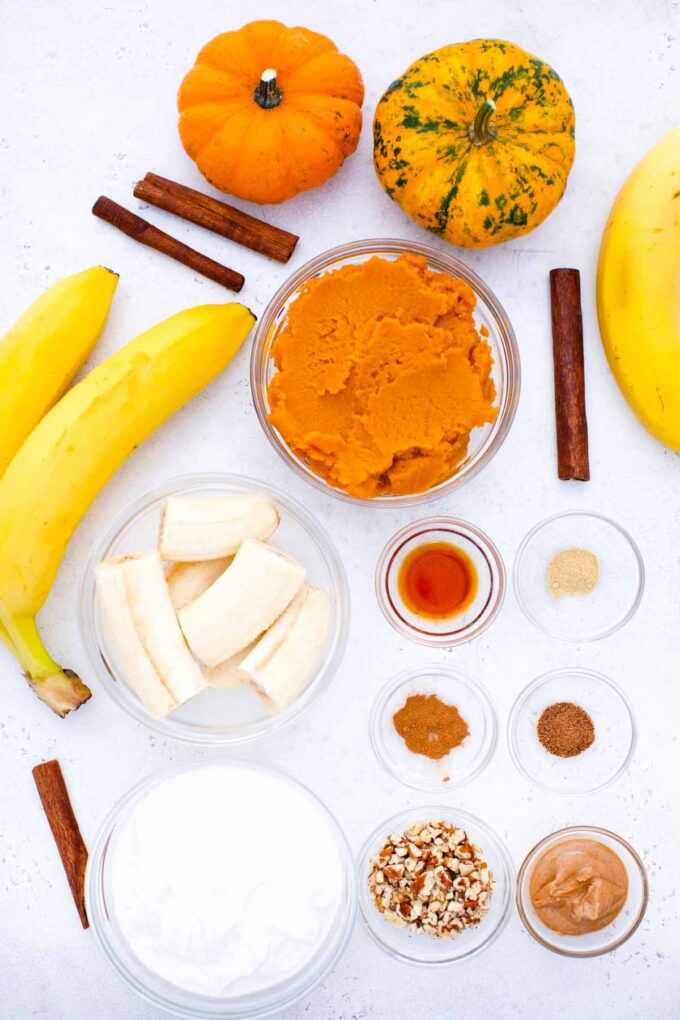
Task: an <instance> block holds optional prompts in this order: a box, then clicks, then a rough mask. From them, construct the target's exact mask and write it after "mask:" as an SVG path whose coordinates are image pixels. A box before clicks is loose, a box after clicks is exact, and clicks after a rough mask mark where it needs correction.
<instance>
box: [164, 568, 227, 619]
mask: <svg viewBox="0 0 680 1020" xmlns="http://www.w3.org/2000/svg"><path fill="white" fill-rule="evenodd" d="M232 559H233V556H225V557H224V558H223V559H221V560H201V561H200V562H199V563H171V564H170V568H169V569H168V572H167V574H166V575H165V580H166V581H167V583H168V591H169V592H170V600H171V602H172V604H173V606H174V607H175V610H180V609H184V607H185V606H188V605H189V603H190V602H193V601H194V599H197V598H198V596H199V595H202V594H203V592H204V591H205V590H206V588H209V587H210V585H211V584H212V583H213V581H216V580H217V578H218V577H219V576H220V574H223V573H224V571H225V570H226V569H227V567H228V566H229V564H230V563H231V561H232Z"/></svg>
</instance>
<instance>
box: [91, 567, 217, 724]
mask: <svg viewBox="0 0 680 1020" xmlns="http://www.w3.org/2000/svg"><path fill="white" fill-rule="evenodd" d="M95 578H96V588H97V598H98V600H99V604H100V606H101V609H102V612H103V614H104V618H105V620H106V623H107V626H108V628H109V632H110V634H111V638H112V640H113V642H114V644H115V646H116V649H117V651H118V654H119V656H120V659H121V662H122V665H123V671H124V675H125V678H126V680H127V682H128V684H129V685H130V687H131V688H132V690H133V691H134V692H135V694H136V695H137V697H138V698H139V699H140V701H141V702H142V703H143V705H144V706H145V707H146V708H147V710H148V711H149V713H150V714H151V715H152V716H154V717H155V718H159V717H161V716H164V715H167V714H168V712H171V711H172V710H173V709H175V708H177V707H178V706H179V705H181V704H183V703H184V702H185V701H188V699H189V698H192V697H193V696H194V695H195V694H198V693H199V691H201V690H203V688H204V687H205V686H206V680H205V677H204V676H203V673H202V672H201V669H200V667H199V666H198V663H197V662H196V660H195V659H194V657H193V656H192V654H191V652H190V651H189V649H188V647H187V645H186V642H185V641H184V637H183V636H182V632H181V630H180V627H179V624H178V622H177V616H176V614H175V610H174V608H173V605H172V602H171V600H170V593H169V591H168V586H167V584H166V580H165V573H164V571H163V565H162V563H161V558H160V556H159V554H158V552H157V551H156V550H151V551H149V552H142V553H134V554H128V555H123V556H116V557H114V558H113V559H110V560H104V561H103V562H101V563H99V564H98V565H97V567H96V569H95Z"/></svg>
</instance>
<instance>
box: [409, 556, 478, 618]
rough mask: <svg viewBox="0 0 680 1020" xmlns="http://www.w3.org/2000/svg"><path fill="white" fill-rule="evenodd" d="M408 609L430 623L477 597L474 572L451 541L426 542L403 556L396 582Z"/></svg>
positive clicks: (468, 558)
mask: <svg viewBox="0 0 680 1020" xmlns="http://www.w3.org/2000/svg"><path fill="white" fill-rule="evenodd" d="M397 585H398V588H399V594H400V595H401V598H402V600H403V602H404V604H405V605H406V607H407V608H408V609H410V610H411V612H412V613H416V614H417V615H418V616H423V617H426V618H428V619H430V620H446V619H448V618H449V617H451V616H457V615H458V614H459V613H462V612H463V610H465V609H467V608H468V606H470V605H471V604H472V602H473V601H474V598H475V595H476V594H477V570H476V568H475V565H474V563H473V562H472V560H471V559H470V557H469V556H468V555H467V553H465V552H463V550H462V549H459V548H458V546H456V545H451V543H450V542H428V543H427V544H425V545H421V546H418V548H417V549H414V550H413V551H412V552H410V553H409V554H408V556H406V558H405V559H404V562H403V563H402V565H401V568H400V570H399V577H398V580H397Z"/></svg>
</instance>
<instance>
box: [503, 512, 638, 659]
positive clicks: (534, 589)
mask: <svg viewBox="0 0 680 1020" xmlns="http://www.w3.org/2000/svg"><path fill="white" fill-rule="evenodd" d="M571 548H579V549H588V550H589V551H591V552H593V553H595V555H596V556H597V558H598V560H599V564H600V577H599V581H598V583H597V586H596V587H595V588H594V589H593V591H591V592H590V593H589V594H587V595H571V596H570V595H565V596H563V597H562V598H560V599H556V598H554V597H553V596H552V595H551V594H550V592H549V591H548V586H547V581H546V573H547V569H548V564H549V563H550V561H551V559H552V558H553V556H555V555H556V554H557V553H559V552H562V551H563V550H565V549H571ZM514 585H515V594H516V596H517V601H518V602H519V604H520V607H521V608H522V610H523V612H524V614H525V615H526V616H527V617H528V618H529V619H530V620H531V622H532V623H535V624H536V626H537V627H540V628H541V630H543V631H545V633H546V634H549V635H550V636H551V637H556V638H561V639H562V640H563V641H598V640H600V638H605V637H608V636H609V635H610V634H614V633H615V631H617V630H619V629H620V628H621V627H623V626H624V624H626V623H628V621H629V620H630V618H631V617H632V616H633V614H634V613H635V611H636V609H637V607H638V606H639V605H640V600H641V599H642V593H643V591H644V586H645V569H644V564H643V562H642V556H641V555H640V550H639V549H638V547H637V545H636V544H635V542H634V541H633V539H632V538H631V537H630V535H629V534H628V532H627V531H625V530H624V529H623V528H622V527H621V526H620V525H619V524H616V523H615V522H614V521H612V520H609V518H607V517H603V516H602V514H595V513H590V512H588V511H585V510H570V511H569V512H567V513H563V514H556V515H555V516H554V517H548V518H547V519H546V520H544V521H541V522H540V524H537V525H536V527H535V528H533V529H532V530H531V531H530V532H529V534H528V535H527V536H526V538H525V539H524V541H523V542H522V544H521V545H520V547H519V550H518V552H517V556H516V559H515V569H514Z"/></svg>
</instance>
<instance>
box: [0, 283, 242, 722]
mask: <svg viewBox="0 0 680 1020" xmlns="http://www.w3.org/2000/svg"><path fill="white" fill-rule="evenodd" d="M88 273H89V276H88V275H87V274H79V277H73V278H71V282H70V284H69V285H67V284H68V281H64V283H63V284H61V285H57V287H56V288H52V291H50V292H48V295H45V296H43V298H42V299H39V302H38V303H36V305H37V309H38V310H37V312H36V311H35V309H34V310H29V312H28V313H27V314H26V316H24V318H23V319H22V320H20V322H19V323H18V324H17V326H15V327H14V330H12V331H10V334H8V336H9V338H10V339H9V340H8V339H7V338H5V341H2V342H0V370H2V369H3V366H4V368H5V369H6V368H7V365H10V366H16V367H12V373H13V374H12V376H11V379H12V389H11V390H9V391H8V392H6V393H4V394H3V401H2V403H3V404H4V405H6V402H9V403H10V404H11V405H13V407H14V411H15V413H16V416H17V420H18V421H19V423H20V431H19V433H17V432H15V433H14V434H13V439H14V440H16V437H17V436H19V442H20V441H21V439H23V438H24V437H23V435H21V434H20V433H21V431H24V432H27V431H28V430H29V429H31V428H32V431H30V434H28V436H27V437H26V438H25V440H24V442H23V443H22V444H21V445H19V443H17V442H15V444H14V445H16V446H18V449H17V450H16V452H15V453H14V451H13V450H12V449H11V445H12V442H11V441H8V440H7V439H6V437H5V430H4V429H3V430H2V431H0V437H2V438H1V439H0V441H1V442H3V443H5V444H7V445H6V446H5V455H7V454H9V456H11V454H12V453H14V456H13V457H12V459H11V460H10V462H9V465H8V466H7V468H6V470H5V472H4V474H3V475H2V477H1V478H0V626H1V628H2V637H3V640H4V642H5V644H7V646H8V647H9V648H10V650H11V651H12V652H13V653H14V655H15V656H16V658H17V659H18V661H19V662H20V664H21V665H22V667H23V669H24V671H25V674H26V678H27V680H28V682H29V683H30V684H31V686H32V687H33V689H34V691H35V692H36V694H37V695H38V697H40V698H41V699H42V700H43V701H45V702H46V703H47V704H48V705H49V706H50V708H52V710H53V711H54V712H56V713H57V714H58V715H61V716H63V715H66V714H67V713H68V712H69V711H71V710H72V709H74V708H78V707H79V705H81V704H82V703H83V702H84V701H86V700H87V699H88V698H89V697H90V691H89V690H88V688H87V687H86V686H85V684H84V683H83V682H82V681H81V680H80V678H79V677H78V676H77V675H76V674H75V673H74V672H73V671H72V670H69V669H64V668H62V667H61V666H60V665H59V664H58V663H56V662H55V661H54V659H52V657H51V656H50V655H49V653H48V652H47V650H46V649H45V647H44V645H43V643H42V641H41V639H40V635H39V633H38V628H37V625H36V620H35V617H36V614H37V613H38V610H39V609H40V607H41V606H42V604H43V602H44V601H45V599H46V598H47V595H48V593H49V590H50V588H51V586H52V582H53V581H54V577H55V575H56V573H57V570H58V568H59V564H60V563H61V559H62V557H63V554H64V550H65V548H66V545H67V543H68V541H69V539H70V538H71V535H72V534H73V532H74V530H75V528H76V527H77V525H78V523H79V521H80V519H81V518H82V516H83V514H84V513H85V511H86V510H87V508H88V507H89V505H90V503H91V502H92V501H93V499H94V498H95V496H96V495H97V494H98V492H99V491H100V490H101V488H102V487H103V486H104V485H105V483H106V482H107V481H108V480H109V478H110V477H111V476H112V475H113V474H114V472H115V471H116V470H117V469H118V468H119V467H120V465H121V464H122V463H123V461H124V460H125V458H126V457H128V456H129V454H130V453H131V452H132V451H133V450H134V449H136V447H137V446H139V444H140V443H141V442H142V441H143V440H144V439H145V438H146V437H147V436H148V435H149V434H150V433H151V432H153V431H154V429H156V428H157V427H158V426H159V425H160V424H161V423H162V422H163V421H164V420H165V419H166V418H168V417H169V416H170V415H171V414H173V413H174V412H175V411H176V410H178V408H180V407H181V406H182V405H183V404H185V403H186V401H187V400H189V399H190V398H191V397H193V396H194V395H195V394H196V393H197V392H198V391H199V390H200V389H202V388H203V387H204V386H205V385H206V384H207V383H208V382H210V380H211V379H213V378H214V377H215V376H216V375H217V374H218V373H219V372H220V371H221V370H222V369H223V368H224V367H225V366H226V365H227V364H228V363H229V361H230V360H231V358H232V357H233V356H234V354H235V353H236V351H237V350H238V349H239V347H240V346H241V344H242V342H243V341H244V339H245V338H246V336H247V335H248V333H249V332H250V329H251V327H252V325H253V322H254V316H253V315H252V313H251V312H250V311H249V310H248V309H247V308H245V307H244V306H243V305H240V304H235V303H232V304H224V305H202V306H198V307H196V308H189V309H187V310H186V311H183V312H180V313H178V314H177V315H173V316H171V318H169V319H166V320H165V321H164V322H161V323H159V324H158V325H157V326H154V327H153V328H152V329H149V330H148V331H147V332H145V333H143V334H141V336H139V337H137V338H136V339H135V340H133V341H131V342H130V343H129V344H127V346H125V347H123V348H121V350H119V351H117V352H116V353H115V354H114V355H113V356H112V357H110V358H109V359H107V360H106V361H104V362H103V363H102V364H101V365H99V366H98V367H97V368H95V369H94V370H93V371H92V372H90V373H89V375H88V376H86V378H85V379H84V380H83V381H82V382H80V383H78V384H77V385H76V386H74V387H73V388H72V389H71V390H69V391H68V392H67V393H66V394H65V395H64V396H62V397H61V399H60V400H58V402H57V403H56V404H54V406H52V407H51V410H48V411H47V413H46V414H45V416H44V417H42V415H43V413H44V412H45V410H46V409H47V408H48V407H49V406H50V404H52V403H53V402H54V400H56V399H57V398H58V397H59V395H60V392H61V391H62V390H63V389H64V387H65V385H67V383H68V381H69V379H70V377H72V375H73V374H74V372H75V371H76V369H77V367H78V366H79V364H80V362H82V360H83V358H84V357H85V356H86V354H87V352H88V350H89V349H90V347H91V346H92V344H93V343H94V341H95V340H96V337H97V335H98V333H99V331H100V330H101V327H102V325H103V322H104V320H105V318H106V312H107V310H108V305H109V303H110V300H111V296H112V293H113V288H114V287H115V277H114V276H113V274H108V271H107V270H89V271H88ZM102 273H104V274H107V275H106V276H102ZM64 294H66V297H64ZM3 359H6V360H3ZM5 378H7V377H6V376H5ZM26 404H30V406H31V409H29V408H27V407H26V406H25V405H26ZM4 410H5V408H4V407H3V413H4ZM11 414H12V411H11V408H10V415H11ZM36 422H37V424H36ZM34 425H35V427H33V426H34Z"/></svg>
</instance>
